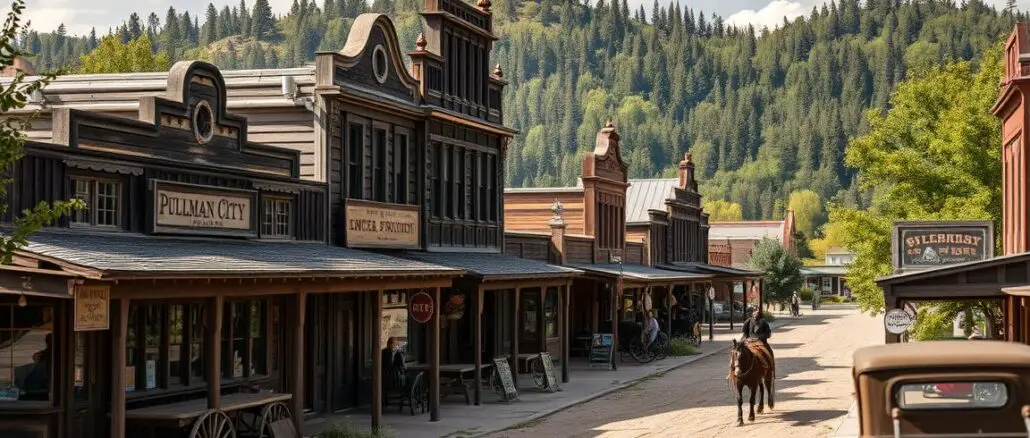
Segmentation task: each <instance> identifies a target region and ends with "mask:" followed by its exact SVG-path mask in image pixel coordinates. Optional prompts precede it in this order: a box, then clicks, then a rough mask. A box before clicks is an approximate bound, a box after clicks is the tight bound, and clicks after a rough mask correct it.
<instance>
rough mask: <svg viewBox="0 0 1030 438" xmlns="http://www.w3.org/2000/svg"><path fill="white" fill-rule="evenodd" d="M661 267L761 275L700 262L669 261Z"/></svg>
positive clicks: (736, 274)
mask: <svg viewBox="0 0 1030 438" xmlns="http://www.w3.org/2000/svg"><path fill="white" fill-rule="evenodd" d="M661 268H662V269H672V270H686V271H689V272H700V273H704V274H721V275H734V276H740V277H755V276H761V275H762V273H761V272H756V271H749V270H747V269H738V268H731V267H729V266H719V265H710V264H708V263H701V262H671V263H668V264H666V265H662V266H661Z"/></svg>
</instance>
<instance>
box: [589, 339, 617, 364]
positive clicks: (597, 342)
mask: <svg viewBox="0 0 1030 438" xmlns="http://www.w3.org/2000/svg"><path fill="white" fill-rule="evenodd" d="M614 344H615V337H614V336H613V335H612V334H611V333H594V339H593V342H591V343H590V368H607V369H612V346H613V345H614Z"/></svg>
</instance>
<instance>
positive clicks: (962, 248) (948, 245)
mask: <svg viewBox="0 0 1030 438" xmlns="http://www.w3.org/2000/svg"><path fill="white" fill-rule="evenodd" d="M892 241H893V242H892V243H893V245H892V246H893V253H894V254H893V258H894V268H895V269H898V270H913V269H928V268H935V267H938V266H945V265H950V264H955V263H966V262H974V261H979V260H986V259H989V258H992V257H994V226H993V224H992V223H990V222H986V221H954V222H896V223H895V224H894V232H893V236H892Z"/></svg>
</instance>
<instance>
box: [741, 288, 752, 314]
mask: <svg viewBox="0 0 1030 438" xmlns="http://www.w3.org/2000/svg"><path fill="white" fill-rule="evenodd" d="M741 287H742V288H743V289H744V303H743V304H742V305H741V306H740V307H741V309H740V310H743V311H744V314H743V315H741V319H743V320H747V319H748V318H749V316H748V315H747V294H748V293H750V292H751V280H744V283H743V284H742V285H741Z"/></svg>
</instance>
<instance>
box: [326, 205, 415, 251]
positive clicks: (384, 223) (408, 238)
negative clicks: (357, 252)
mask: <svg viewBox="0 0 1030 438" xmlns="http://www.w3.org/2000/svg"><path fill="white" fill-rule="evenodd" d="M418 213H419V209H418V206H417V205H405V204H388V203H385V202H371V201H358V200H354V199H348V200H347V220H346V229H345V230H344V231H345V233H346V236H347V246H349V247H354V248H396V249H419V248H420V245H419V222H420V220H419V214H418Z"/></svg>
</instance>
